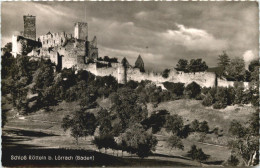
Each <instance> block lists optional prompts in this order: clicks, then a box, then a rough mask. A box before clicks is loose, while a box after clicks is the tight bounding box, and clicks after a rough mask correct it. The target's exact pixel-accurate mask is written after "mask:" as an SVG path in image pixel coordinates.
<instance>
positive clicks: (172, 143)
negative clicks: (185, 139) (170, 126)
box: [167, 135, 184, 151]
mask: <svg viewBox="0 0 260 168" xmlns="http://www.w3.org/2000/svg"><path fill="white" fill-rule="evenodd" d="M167 145H168V147H170V151H171V150H172V148H177V149H181V150H184V146H183V143H182V140H181V138H180V137H178V136H177V135H172V136H170V137H169V138H168V140H167Z"/></svg>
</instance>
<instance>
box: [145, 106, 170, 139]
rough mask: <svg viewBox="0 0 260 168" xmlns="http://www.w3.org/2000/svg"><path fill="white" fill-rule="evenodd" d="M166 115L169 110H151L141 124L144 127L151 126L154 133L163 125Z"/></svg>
mask: <svg viewBox="0 0 260 168" xmlns="http://www.w3.org/2000/svg"><path fill="white" fill-rule="evenodd" d="M168 115H169V112H168V111H167V110H159V111H157V112H153V113H152V114H151V116H150V117H149V118H147V119H145V120H144V121H143V122H142V125H144V126H145V128H146V129H149V128H152V132H153V133H154V134H155V133H157V132H158V131H160V129H161V128H162V127H163V126H164V124H165V122H166V117H167V116H168Z"/></svg>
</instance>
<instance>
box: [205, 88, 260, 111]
mask: <svg viewBox="0 0 260 168" xmlns="http://www.w3.org/2000/svg"><path fill="white" fill-rule="evenodd" d="M202 90H203V91H202V95H203V96H202V97H203V100H202V104H203V105H204V106H212V105H213V108H215V109H221V108H225V107H227V106H228V105H234V104H249V103H251V104H252V105H254V106H258V105H259V104H258V100H259V95H258V88H254V87H250V89H249V90H244V88H243V87H242V86H241V85H239V84H237V85H235V87H228V88H226V87H217V88H203V89H202Z"/></svg>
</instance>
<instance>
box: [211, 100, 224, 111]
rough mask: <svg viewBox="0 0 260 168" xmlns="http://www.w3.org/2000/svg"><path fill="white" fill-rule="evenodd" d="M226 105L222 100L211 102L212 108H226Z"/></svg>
mask: <svg viewBox="0 0 260 168" xmlns="http://www.w3.org/2000/svg"><path fill="white" fill-rule="evenodd" d="M226 107H227V105H226V104H225V103H223V102H220V101H217V102H215V103H214V104H213V108H214V109H223V108H226Z"/></svg>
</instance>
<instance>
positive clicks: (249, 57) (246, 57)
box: [243, 50, 258, 68]
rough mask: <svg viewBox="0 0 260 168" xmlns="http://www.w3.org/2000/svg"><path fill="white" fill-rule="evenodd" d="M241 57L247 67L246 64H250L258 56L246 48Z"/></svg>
mask: <svg viewBox="0 0 260 168" xmlns="http://www.w3.org/2000/svg"><path fill="white" fill-rule="evenodd" d="M243 58H244V61H245V67H246V68H248V65H249V64H250V62H251V61H253V60H257V59H258V57H257V56H256V55H255V54H254V52H253V51H252V50H247V51H245V52H244V54H243Z"/></svg>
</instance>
